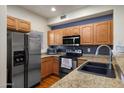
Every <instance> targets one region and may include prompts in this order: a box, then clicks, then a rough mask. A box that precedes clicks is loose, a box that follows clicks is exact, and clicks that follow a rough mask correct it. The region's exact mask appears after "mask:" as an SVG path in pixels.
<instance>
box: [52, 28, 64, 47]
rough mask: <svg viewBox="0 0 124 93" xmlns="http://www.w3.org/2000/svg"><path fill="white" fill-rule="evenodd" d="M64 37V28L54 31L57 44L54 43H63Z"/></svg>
mask: <svg viewBox="0 0 124 93" xmlns="http://www.w3.org/2000/svg"><path fill="white" fill-rule="evenodd" d="M62 37H63V30H62V29H59V30H55V31H54V38H55V42H54V43H55V44H54V45H62V41H63V40H62Z"/></svg>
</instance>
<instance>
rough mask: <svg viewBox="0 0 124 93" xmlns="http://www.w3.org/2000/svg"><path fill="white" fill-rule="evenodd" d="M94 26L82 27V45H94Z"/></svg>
mask: <svg viewBox="0 0 124 93" xmlns="http://www.w3.org/2000/svg"><path fill="white" fill-rule="evenodd" d="M93 34H94V30H93V24H88V25H83V26H80V44H93V42H94V36H93Z"/></svg>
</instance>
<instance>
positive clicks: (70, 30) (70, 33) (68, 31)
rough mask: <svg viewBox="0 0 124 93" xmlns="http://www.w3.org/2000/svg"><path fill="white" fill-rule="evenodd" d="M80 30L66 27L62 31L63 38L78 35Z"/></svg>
mask: <svg viewBox="0 0 124 93" xmlns="http://www.w3.org/2000/svg"><path fill="white" fill-rule="evenodd" d="M79 31H80V28H79V26H74V27H68V28H65V29H64V33H63V34H64V36H73V35H79Z"/></svg>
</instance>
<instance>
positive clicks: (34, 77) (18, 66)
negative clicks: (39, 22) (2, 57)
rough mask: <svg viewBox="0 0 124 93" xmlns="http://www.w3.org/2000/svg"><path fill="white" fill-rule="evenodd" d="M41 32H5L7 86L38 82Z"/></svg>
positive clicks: (23, 85) (39, 79)
mask: <svg viewBox="0 0 124 93" xmlns="http://www.w3.org/2000/svg"><path fill="white" fill-rule="evenodd" d="M41 44H42V33H41V32H30V33H28V34H25V33H19V32H11V31H8V33H7V87H12V88H28V87H33V86H35V85H37V84H38V83H40V81H41V74H40V67H41V64H40V62H41Z"/></svg>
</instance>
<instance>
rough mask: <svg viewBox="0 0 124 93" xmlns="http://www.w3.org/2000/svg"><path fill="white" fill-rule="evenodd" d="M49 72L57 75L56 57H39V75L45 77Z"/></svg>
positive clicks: (57, 61) (57, 64) (57, 62)
mask: <svg viewBox="0 0 124 93" xmlns="http://www.w3.org/2000/svg"><path fill="white" fill-rule="evenodd" d="M50 74H55V75H59V60H58V57H45V58H42V59H41V77H42V78H45V77H47V76H49V75H50Z"/></svg>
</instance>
